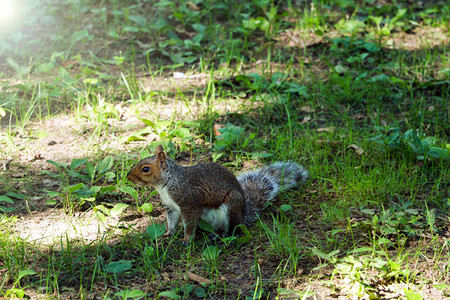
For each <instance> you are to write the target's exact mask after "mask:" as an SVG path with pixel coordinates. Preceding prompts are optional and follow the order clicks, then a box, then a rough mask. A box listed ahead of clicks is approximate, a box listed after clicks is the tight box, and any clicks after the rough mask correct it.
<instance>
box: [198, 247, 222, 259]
mask: <svg viewBox="0 0 450 300" xmlns="http://www.w3.org/2000/svg"><path fill="white" fill-rule="evenodd" d="M220 252H222V250H220V249H219V248H218V247H217V246H208V247H207V248H206V249H205V250H203V251H202V257H203V259H204V260H206V261H215V260H217V259H218V258H219V254H220Z"/></svg>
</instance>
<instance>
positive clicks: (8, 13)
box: [0, 0, 19, 27]
mask: <svg viewBox="0 0 450 300" xmlns="http://www.w3.org/2000/svg"><path fill="white" fill-rule="evenodd" d="M17 2H19V1H16V0H0V26H1V27H9V26H13V25H14V24H13V23H14V22H15V21H16V19H17V17H18V13H19V8H18V3H17Z"/></svg>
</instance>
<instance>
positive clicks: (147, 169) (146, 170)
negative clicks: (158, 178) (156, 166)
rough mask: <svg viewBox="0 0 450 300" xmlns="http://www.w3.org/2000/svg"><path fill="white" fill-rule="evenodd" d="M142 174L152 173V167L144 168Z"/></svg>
mask: <svg viewBox="0 0 450 300" xmlns="http://www.w3.org/2000/svg"><path fill="white" fill-rule="evenodd" d="M142 172H144V173H148V172H150V167H143V168H142Z"/></svg>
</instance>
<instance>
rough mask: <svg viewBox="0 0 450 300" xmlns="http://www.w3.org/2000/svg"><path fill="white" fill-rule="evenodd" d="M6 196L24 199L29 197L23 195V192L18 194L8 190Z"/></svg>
mask: <svg viewBox="0 0 450 300" xmlns="http://www.w3.org/2000/svg"><path fill="white" fill-rule="evenodd" d="M6 196H9V197H12V198H16V199H20V200H24V199H26V198H27V196H25V195H22V194H17V193H15V192H7V193H6Z"/></svg>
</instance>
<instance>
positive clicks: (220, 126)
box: [214, 124, 225, 136]
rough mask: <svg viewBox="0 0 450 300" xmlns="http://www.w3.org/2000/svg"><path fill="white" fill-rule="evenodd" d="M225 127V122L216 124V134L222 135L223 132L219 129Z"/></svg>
mask: <svg viewBox="0 0 450 300" xmlns="http://www.w3.org/2000/svg"><path fill="white" fill-rule="evenodd" d="M224 127H225V125H223V124H214V134H215V135H216V136H220V135H221V134H222V133H221V132H220V131H219V129H222V128H224Z"/></svg>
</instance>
